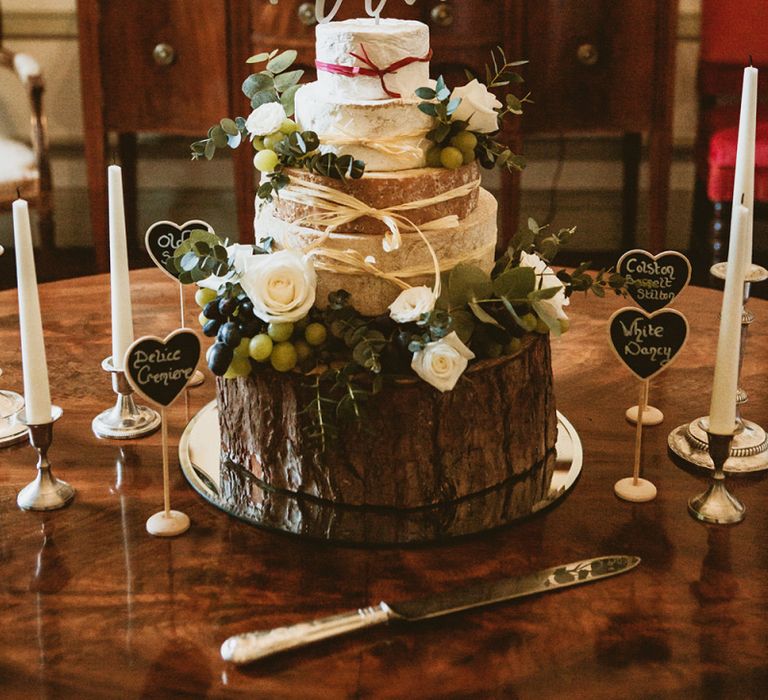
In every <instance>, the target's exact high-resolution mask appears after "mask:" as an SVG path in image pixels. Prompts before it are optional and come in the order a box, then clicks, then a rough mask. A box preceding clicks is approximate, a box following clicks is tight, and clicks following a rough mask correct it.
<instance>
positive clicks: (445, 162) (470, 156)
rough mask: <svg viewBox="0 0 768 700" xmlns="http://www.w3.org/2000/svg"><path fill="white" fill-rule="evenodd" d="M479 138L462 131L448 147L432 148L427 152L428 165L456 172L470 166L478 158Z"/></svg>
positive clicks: (436, 146)
mask: <svg viewBox="0 0 768 700" xmlns="http://www.w3.org/2000/svg"><path fill="white" fill-rule="evenodd" d="M476 149H477V136H475V135H474V134H473V133H472V132H471V131H460V132H459V133H458V134H456V136H454V137H453V138H452V139H451V140H450V145H448V146H438V145H435V146H432V148H430V149H429V150H428V151H427V165H428V166H429V167H430V168H440V167H443V168H448V169H449V170H455V169H456V168H460V167H461V166H462V165H469V163H473V162H474V161H475V159H476V158H477V155H476Z"/></svg>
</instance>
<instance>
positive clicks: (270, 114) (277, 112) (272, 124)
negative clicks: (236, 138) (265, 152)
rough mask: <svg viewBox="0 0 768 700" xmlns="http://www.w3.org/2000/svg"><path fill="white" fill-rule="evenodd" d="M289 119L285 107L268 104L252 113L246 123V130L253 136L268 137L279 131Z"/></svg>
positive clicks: (272, 103) (277, 104) (275, 103)
mask: <svg viewBox="0 0 768 700" xmlns="http://www.w3.org/2000/svg"><path fill="white" fill-rule="evenodd" d="M286 118H287V115H286V114H285V110H284V109H283V105H281V104H280V103H279V102H267V103H266V104H263V105H261V106H259V107H257V108H256V109H254V110H253V112H251V115H250V116H249V117H248V119H246V121H245V129H246V131H247V132H248V133H249V134H250V135H251V136H266V135H267V134H271V133H272V132H274V131H277V130H278V129H279V128H280V127H281V126H282V124H283V121H284V120H285V119H286Z"/></svg>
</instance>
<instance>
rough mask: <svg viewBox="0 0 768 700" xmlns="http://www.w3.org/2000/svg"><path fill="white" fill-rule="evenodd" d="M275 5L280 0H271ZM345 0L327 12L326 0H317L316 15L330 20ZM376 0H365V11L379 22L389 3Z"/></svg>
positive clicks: (322, 22) (410, 2)
mask: <svg viewBox="0 0 768 700" xmlns="http://www.w3.org/2000/svg"><path fill="white" fill-rule="evenodd" d="M269 1H270V2H271V3H272V4H273V5H277V3H278V0H269ZM343 2H344V0H336V2H335V4H334V6H333V8H331V10H330V11H329V12H328V13H327V14H326V12H325V0H315V17H316V18H317V21H318V22H320V23H321V24H325V23H326V22H330V21H331V20H332V19H333V18H334V17H335V16H336V14H337V13H338V11H339V10H340V9H341V5H342V3H343ZM375 2H376V0H365V12H366V14H367V15H368V16H369V17H374V18H375V19H376V21H377V22H378V21H379V20H380V19H381V12H382V10H383V9H384V6H385V5H386V4H387V0H378V3H379V4H378V5H376V7H374V4H375ZM405 2H406V3H407V4H408V5H413V4H414V3H415V2H416V0H405Z"/></svg>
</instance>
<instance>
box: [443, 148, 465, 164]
mask: <svg viewBox="0 0 768 700" xmlns="http://www.w3.org/2000/svg"><path fill="white" fill-rule="evenodd" d="M440 162H441V163H442V164H443V167H444V168H448V170H456V168H460V167H461V166H462V165H464V156H463V155H462V153H461V151H460V150H459V149H458V148H454V147H453V146H446V147H445V148H444V149H443V150H442V151H441V152H440Z"/></svg>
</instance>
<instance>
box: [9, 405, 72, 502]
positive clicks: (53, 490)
mask: <svg viewBox="0 0 768 700" xmlns="http://www.w3.org/2000/svg"><path fill="white" fill-rule="evenodd" d="M62 413H63V411H62V410H61V408H59V407H58V406H51V419H50V420H49V421H48V422H47V423H30V422H29V421H28V420H27V417H26V412H22V413H21V414H20V415H19V416H17V418H16V420H17V421H18V422H19V423H22V424H23V425H26V426H27V430H28V431H29V444H30V445H32V447H34V448H35V449H36V450H37V477H35V480H34V481H32V482H30V483H29V484H27V485H26V486H25V487H24V488H23V489H21V491H19V495H18V496H17V497H16V503H17V504H18V506H19V508H21V509H23V510H56V509H57V508H63V507H64V506H65V505H67V504H68V503H69V502H70V501H71V500H72V499H73V498H74V497H75V489H74V488H73V487H72V486H70V485H69V484H68V483H67V482H66V481H62V480H61V479H57V478H56V477H55V476H54V475H53V472H52V471H51V463H50V462H49V461H48V448H49V447H50V446H51V442H53V424H54V423H55V422H56V421H57V420H59V418H61V414H62Z"/></svg>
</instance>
